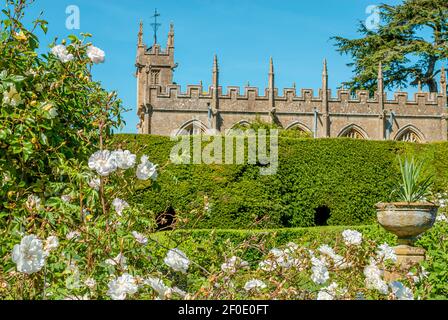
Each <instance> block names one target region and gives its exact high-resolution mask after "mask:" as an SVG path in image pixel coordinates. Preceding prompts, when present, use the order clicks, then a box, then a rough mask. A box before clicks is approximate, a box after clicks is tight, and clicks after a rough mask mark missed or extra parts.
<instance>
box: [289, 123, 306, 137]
mask: <svg viewBox="0 0 448 320" xmlns="http://www.w3.org/2000/svg"><path fill="white" fill-rule="evenodd" d="M286 130H287V131H288V132H289V134H290V135H292V136H295V137H299V138H311V137H312V132H311V131H310V130H309V129H308V128H306V127H305V126H304V125H302V124H300V123H294V124H292V125H290V126H289V127H288V128H286Z"/></svg>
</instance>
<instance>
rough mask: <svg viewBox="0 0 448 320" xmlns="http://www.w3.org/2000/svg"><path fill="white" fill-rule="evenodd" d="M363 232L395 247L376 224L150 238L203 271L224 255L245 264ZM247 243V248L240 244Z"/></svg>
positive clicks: (167, 234)
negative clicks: (349, 232) (270, 253)
mask: <svg viewBox="0 0 448 320" xmlns="http://www.w3.org/2000/svg"><path fill="white" fill-rule="evenodd" d="M347 229H352V230H357V231H359V232H362V233H363V236H364V237H365V238H366V239H370V240H374V241H376V242H378V243H384V242H387V243H389V244H391V245H394V244H396V237H395V236H393V235H392V234H390V233H387V232H386V231H385V230H384V229H382V228H381V227H379V226H378V225H373V226H355V227H342V226H341V227H339V226H338V227H315V228H291V229H272V230H268V229H265V230H206V229H200V230H176V231H168V232H159V233H155V234H153V235H151V238H152V239H153V240H154V241H157V242H158V243H159V244H161V245H162V247H163V246H164V247H167V248H174V247H176V248H177V247H179V248H180V249H181V250H182V251H184V252H185V254H186V255H187V256H189V257H191V258H192V259H194V261H196V262H197V263H199V264H200V265H201V266H203V267H205V268H207V269H213V268H215V269H219V267H220V266H221V264H222V263H223V262H224V260H225V257H224V255H228V257H227V258H230V256H231V255H237V256H239V257H240V258H242V259H243V260H246V261H249V262H258V261H260V259H261V258H262V257H263V255H264V254H265V252H264V251H269V250H270V249H272V248H276V247H277V248H278V247H281V246H285V245H286V244H288V243H289V242H294V243H296V244H298V245H299V246H305V247H312V246H316V245H317V246H319V245H322V244H328V245H330V246H334V245H335V243H336V241H337V239H340V238H341V234H342V232H343V231H344V230H347ZM244 243H247V245H244Z"/></svg>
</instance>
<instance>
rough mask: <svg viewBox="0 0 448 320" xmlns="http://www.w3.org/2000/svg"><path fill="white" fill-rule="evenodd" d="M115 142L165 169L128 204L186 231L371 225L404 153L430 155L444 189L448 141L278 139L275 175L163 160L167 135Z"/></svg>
mask: <svg viewBox="0 0 448 320" xmlns="http://www.w3.org/2000/svg"><path fill="white" fill-rule="evenodd" d="M115 141H116V144H117V145H118V146H119V147H122V148H126V149H129V150H131V151H133V152H136V153H137V154H138V155H139V156H140V155H143V154H147V155H148V156H149V158H150V160H151V161H153V162H154V163H158V164H160V165H161V166H163V170H161V175H160V178H159V180H158V184H159V188H158V189H157V190H156V191H154V190H152V189H151V190H145V189H143V190H140V191H139V192H138V193H137V194H134V195H130V196H132V201H134V202H138V203H141V204H144V205H145V207H146V208H147V210H148V212H153V213H155V214H156V215H157V216H163V215H164V214H168V213H170V214H175V215H176V217H177V218H178V219H179V222H180V223H181V224H183V225H184V226H185V227H187V228H198V229H207V228H218V229H247V228H255V229H261V228H282V227H309V226H315V225H320V224H323V225H326V224H328V225H362V224H370V223H373V222H375V216H376V214H375V209H374V205H375V204H376V203H378V202H381V201H389V200H394V199H391V198H390V194H391V191H392V188H393V186H394V184H395V183H396V182H397V181H398V180H399V179H400V173H399V168H398V164H397V155H401V154H411V155H415V156H416V157H417V158H423V159H426V160H428V161H427V168H426V169H427V171H428V172H429V173H433V174H435V191H441V190H446V189H448V170H447V169H448V168H447V166H448V161H447V154H448V153H447V151H448V143H435V144H425V145H418V144H409V143H403V142H394V141H360V140H352V139H296V138H285V137H283V138H282V137H280V139H279V169H278V172H277V174H276V175H272V176H262V175H260V171H259V169H260V165H259V164H258V165H247V164H246V165H174V164H167V163H168V159H169V155H170V152H171V149H172V147H173V146H174V145H175V144H176V142H173V141H170V138H168V137H159V136H149V135H116V136H115ZM165 164H166V165H165ZM325 214H328V215H329V217H328V220H327V219H325V217H324V216H325Z"/></svg>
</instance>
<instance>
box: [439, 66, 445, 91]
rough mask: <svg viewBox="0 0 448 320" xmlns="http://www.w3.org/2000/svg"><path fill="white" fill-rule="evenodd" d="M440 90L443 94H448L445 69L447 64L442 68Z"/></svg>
mask: <svg viewBox="0 0 448 320" xmlns="http://www.w3.org/2000/svg"><path fill="white" fill-rule="evenodd" d="M440 91H441V94H443V95H446V71H445V66H442V70H441V75H440Z"/></svg>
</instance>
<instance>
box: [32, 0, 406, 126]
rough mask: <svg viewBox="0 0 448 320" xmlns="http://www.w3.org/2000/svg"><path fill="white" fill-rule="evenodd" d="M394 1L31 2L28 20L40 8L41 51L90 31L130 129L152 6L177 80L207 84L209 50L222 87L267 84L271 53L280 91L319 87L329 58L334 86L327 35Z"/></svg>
mask: <svg viewBox="0 0 448 320" xmlns="http://www.w3.org/2000/svg"><path fill="white" fill-rule="evenodd" d="M380 2H384V3H388V4H397V3H399V2H401V1H399V0H383V1H378V2H376V1H373V0H342V1H336V0H316V1H303V0H282V1H279V0H188V1H187V0H128V1H123V0H58V1H54V0H37V2H36V3H34V4H33V6H32V7H31V11H30V12H29V14H28V18H33V17H36V16H37V15H38V13H39V12H40V11H44V19H46V20H47V21H49V33H48V35H47V36H45V37H43V38H42V47H43V48H44V49H45V48H46V47H48V44H49V43H50V42H52V40H53V39H54V37H56V36H58V37H59V39H62V38H64V37H66V36H67V35H69V34H72V33H74V34H79V33H80V32H88V33H92V34H93V43H94V44H95V45H96V46H98V47H100V48H102V49H103V50H104V51H105V52H106V55H107V62H106V63H105V64H102V65H99V66H95V67H94V76H95V79H96V80H99V81H101V82H102V84H103V86H104V87H105V88H106V89H108V90H116V91H118V93H119V96H120V97H121V99H122V100H123V102H124V105H125V106H126V107H127V108H128V109H131V111H130V112H128V113H126V114H125V115H124V119H125V121H126V122H127V125H126V128H125V129H124V130H123V132H128V133H135V132H136V124H137V116H136V111H135V109H136V89H135V88H136V80H135V78H134V73H135V67H134V64H135V56H136V43H137V33H138V28H139V27H138V26H139V21H140V20H143V22H144V24H145V35H144V36H145V41H146V42H147V43H148V44H151V43H152V30H151V27H150V23H151V22H152V20H151V18H150V17H151V16H152V15H153V12H154V9H155V8H157V9H158V11H159V12H160V13H161V15H162V16H161V17H160V22H161V23H162V26H161V28H160V30H159V42H160V43H161V44H162V45H163V46H164V45H165V43H166V39H167V33H168V29H169V24H170V22H173V23H174V25H175V36H176V39H175V45H176V52H175V59H176V62H178V63H179V68H178V69H177V70H176V72H175V81H176V82H177V83H178V84H180V85H181V86H182V88H183V90H185V88H186V85H187V84H199V82H200V81H201V80H202V81H203V84H204V85H205V86H207V87H208V86H209V85H210V81H211V76H212V75H211V70H212V63H213V55H214V54H215V53H216V54H218V57H219V63H220V71H221V83H222V85H223V86H229V85H231V86H241V87H244V86H245V85H246V84H247V82H248V81H249V82H250V84H251V86H256V87H259V88H260V89H261V90H264V88H265V87H266V85H267V81H268V63H269V57H270V56H272V57H273V58H274V63H275V69H276V86H277V87H278V88H279V89H280V90H282V88H285V87H291V86H292V84H293V83H294V82H295V83H296V85H297V87H298V88H313V89H315V90H317V89H318V88H319V87H320V84H321V70H322V60H323V59H324V58H327V59H328V66H329V75H330V87H331V88H332V89H333V90H335V89H336V87H338V86H339V85H340V83H341V82H343V81H346V80H348V79H350V76H351V69H350V68H349V67H347V66H346V63H347V62H349V59H348V58H347V57H343V56H340V55H339V54H338V53H337V52H336V51H335V48H334V46H333V42H332V41H331V40H330V37H332V36H336V35H342V36H345V37H355V36H356V30H357V27H358V26H357V24H358V21H359V20H362V21H365V20H366V19H367V18H368V16H369V14H368V13H366V8H367V7H368V6H369V5H375V4H379V3H380ZM69 5H76V6H78V7H79V9H80V14H81V15H80V17H81V20H80V21H81V26H80V30H68V29H66V27H65V22H66V19H67V17H68V15H67V14H66V8H67V6H69Z"/></svg>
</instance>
